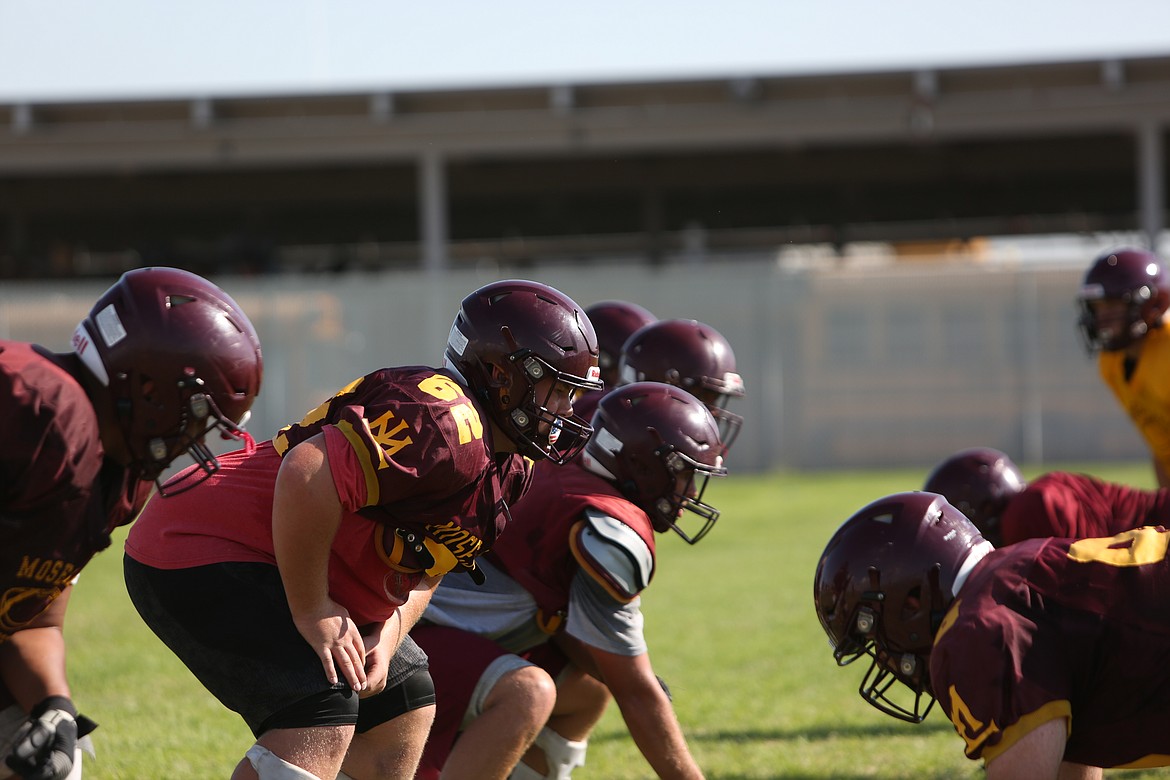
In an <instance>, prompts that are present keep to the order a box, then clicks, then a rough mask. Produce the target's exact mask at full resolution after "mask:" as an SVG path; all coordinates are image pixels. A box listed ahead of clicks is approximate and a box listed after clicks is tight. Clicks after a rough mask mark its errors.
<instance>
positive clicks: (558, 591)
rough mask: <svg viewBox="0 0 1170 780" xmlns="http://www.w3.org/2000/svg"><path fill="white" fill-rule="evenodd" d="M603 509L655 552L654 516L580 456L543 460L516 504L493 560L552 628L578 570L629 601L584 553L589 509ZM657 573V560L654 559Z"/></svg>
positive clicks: (542, 619) (628, 597) (494, 552)
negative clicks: (528, 596) (581, 539)
mask: <svg viewBox="0 0 1170 780" xmlns="http://www.w3.org/2000/svg"><path fill="white" fill-rule="evenodd" d="M591 507H592V508H594V509H598V510H600V511H601V512H604V513H605V514H606V515H608V516H610V517H612V518H614V519H615V520H617V521H619V522H621V523H622V524H623V525H626V526H627V527H629V528H631V529H633V530H634V531H635V532H636V533H637V534H638V536H639V537H640V538H641V539H642V541H643V542H645V544H646V547H647V548H648V549H649V552H650V555H651V557H652V558H653V556H654V541H655V540H654V527H653V525H652V524H651V522H650V518H649V517H648V516H647V515H646V513H645V512H643V511H642V510H641V509H639V508H638V507H637V506H635V505H634V504H632V503H630V501H629V500H628V499H627V498H625V496H623V495H622V494H621V493H619V492H618V490H617V488H615V487H614V486H613V485H612V484H610V483H609V482H607V481H606V480H604V479H602V478H601V477H599V476H597V475H596V474H593V473H590V472H589V471H588V470H586V469H585V467H584V466H583V465H582V463H581V459H580V458H577V459H576V460H574V461H572V462H571V463H568V464H567V465H564V466H555V465H552V464H550V463H548V462H542V463H540V464H538V465H537V467H536V476H535V478H534V479H533V487H532V490H531V491H529V493H528V494H527V495H526V496H524V500H523V501H521V502H520V503H519V504H517V505H516V507H515V509H514V511H513V513H512V515H513V518H514V521H513V523H512V527H511V528H510V529H509V531H508V533H507V535H505V536H504V537H503V538H502V539H501V540H500V543H499V544H498V545H497V546H496V547H495V549H493V550H492V552H491V555H490V556H489V557H490V560H491V561H492V562H493V563H495V564H497V565H498V566H499V567H500V568H501V569H503V570H504V571H505V572H506V573H507V574H508V576H510V577H511V578H512V579H514V580H516V582H518V583H520V585H522V586H523V587H524V589H525V590H527V591H528V592H529V593H531V594H532V596H533V598H534V599H535V600H536V603H537V606H539V607H540V611H541V615H540V620H541V622H542V624H543V625H544V627H545V629H546V630H548V631H550V633H551V632H552V631H554V630H556V629H557V628H559V627H560V624H561V622H562V621H561V620H560V619H559V616H563V615H564V614H565V611H566V609H567V607H568V604H569V587H570V585H571V584H572V582H573V576H574V575H575V574H576V573H577V571H578V570H583V571H585V572H586V573H587V574H589V576H591V577H592V578H593V579H595V580H596V581H597V582H599V583H600V584H601V585H602V586H603V587H604V588H605V589H606V590H607V591H609V593H610V595H611V596H613V597H614V598H615V599H617V600H618V601H622V602H625V601H630V600H631V599H633V598H634V597H635V596H637V595H638V594H637V593H626V592H622V590H621V589H620V588H619V587H617V585H616V583H614V582H613V581H612V578H611V577H610V576H609V575H608V573H607V572H606V571H605V570H604V568H602V567H600V566H597V565H595V564H594V562H593V561H591V560H590V559H589V558H588V556H585V555H583V554H582V553H581V552H580V550H579V548H578V545H577V543H576V540H577V537H578V536H579V535H580V534H581V533H582V531H583V530H584V527H585V520H584V513H585V510H586V509H588V508H591ZM651 576H653V563H651Z"/></svg>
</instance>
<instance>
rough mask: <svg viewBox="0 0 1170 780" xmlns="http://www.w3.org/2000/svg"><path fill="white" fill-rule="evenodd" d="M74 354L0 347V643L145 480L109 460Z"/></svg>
mask: <svg viewBox="0 0 1170 780" xmlns="http://www.w3.org/2000/svg"><path fill="white" fill-rule="evenodd" d="M84 370H85V369H84V367H83V366H82V365H81V363H80V361H78V360H77V358H76V357H75V356H74V355H55V354H53V353H51V352H48V351H47V350H44V349H42V348H40V347H37V346H34V345H31V344H24V343H19V342H12V341H0V397H3V398H4V403H3V407H2V411H0V419H2V420H3V422H2V423H0V430H3V438H4V446H3V447H2V448H0V490H3V498H2V499H0V588H3V596H0V642H2V641H4V640H5V639H7V638H8V637H9V636H10V635H11V634H12V632H13V631H16V630H17V629H19V628H20V627H21V626H23V625H25V624H27V623H28V622H29V621H31V620H32V619H33V618H35V617H36V616H37V615H39V614H40V613H41V612H43V611H44V610H45V609H46V608H47V607H48V606H49V604H50V603H51V602H52V601H53V599H55V598H57V596H59V595H60V594H61V591H62V590H63V589H64V588H65V587H66V586H67V585H69V583H70V582H71V581H72V580H73V578H74V577H75V576H76V575H77V573H78V572H79V571H80V570H81V568H82V567H83V566H85V564H86V563H87V562H89V559H90V558H92V557H93V555H94V554H95V553H97V552H98V551H100V550H103V549H105V548H106V547H108V546H109V544H110V532H111V531H112V530H113V529H114V528H116V527H117V526H120V525H125V524H126V523H128V522H130V521H131V520H132V519H133V518H134V516H135V514H137V512H138V510H140V509H141V508H142V505H143V504H144V503H145V502H146V498H147V497H148V496H149V494H150V490H151V488H152V487H153V483H150V482H146V483H144V482H140V481H138V480H136V479H134V478H132V477H131V476H130V474H129V472H128V471H127V470H126V469H125V468H124V467H122V466H120V465H119V464H117V463H115V462H113V461H111V460H108V459H107V458H106V457H105V452H104V450H103V449H102V444H101V439H100V438H99V435H98V421H97V414H96V412H95V411H94V407H93V404H92V403H91V402H90V400H89V397H88V396H86V394H85V390H84V389H83V388H82V386H81V384H80V383H79V382H78V380H77V376H78V375H80V372H81V371H84Z"/></svg>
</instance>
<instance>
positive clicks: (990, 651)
mask: <svg viewBox="0 0 1170 780" xmlns="http://www.w3.org/2000/svg"><path fill="white" fill-rule="evenodd" d="M1168 544H1170V531H1167V530H1165V529H1162V528H1155V527H1144V528H1139V529H1135V530H1131V531H1127V532H1125V533H1122V534H1119V535H1117V536H1113V537H1109V538H1091V539H1080V540H1076V539H1055V538H1043V539H1029V540H1026V541H1023V542H1020V543H1018V544H1013V545H1009V546H1007V547H1004V548H1002V549H999V550H997V549H995V548H994V547H993V546H992V545H991V543H990V542H988V541H987V540H986V539H984V538H983V537H982V535H980V533H979V529H978V528H976V527H975V525H974V524H973V523H972V522H971V521H970V520H968V519H967V518H966V517H964V516H963V514H962V513H961V512H959V511H958V510H957V509H955V508H954V507H953V506H951V505H950V504H949V503H948V502H947V500H946V499H945V498H943V497H942V496H940V495H938V494H936V493H926V492H921V493H900V494H896V495H892V496H887V497H885V498H882V499H879V500H877V501H875V502H873V503H871V504H869V505H867V506H865V507H863V508H862V509H860V510H859V511H858V512H856V513H855V514H854V515H853V516H852V517H850V518H849V519H848V520H846V521H845V523H844V524H842V525H841V527H840V528H839V529H838V530H837V531H836V533H835V534H834V535H833V537H832V538H831V539H830V540H829V543H828V545H827V546H826V547H825V550H824V553H823V554H822V556H821V558H820V561H819V563H818V564H817V569H816V574H815V578H814V585H813V597H814V601H815V607H816V612H817V617H818V618H819V619H820V622H821V626H822V627H823V628H824V630H825V632H826V633H827V634H828V636H829V640H830V643H831V645H832V647H833V656H834V658H835V659H836V661H837V663H838V664H839V665H842V666H843V665H845V664H849V663H851V662H853V661H855V660H857V659H859V658H862V657H863V656H868V659H869V665H868V669H867V671H866V672H865V675H864V678H863V680H862V683H861V687H860V689H859V692H860V694H861V696H862V698H863V699H865V701H867V702H869V703H870V704H872V705H873V706H874V707H876V708H877V709H879V710H881V711H882V712H884V713H886V714H888V715H891V716H893V717H895V718H899V719H901V720H906V721H909V722H912V723H918V722H921V721H922V720H923V718H925V717H926V715H927V713H928V712H929V711H930V709H931V707H932V706H933V704H934V701H935V699H936V698H937V700H938V701H939V702H940V703H941V705H942V709H943V710H944V711H945V712H946V714H947V716H948V717H949V718H950V719H951V722H952V723H953V724H954V727H955V729H956V731H957V732H958V733H959V735H960V736H961V737H962V738H963V740H964V742H965V743H966V746H965V751H966V754H967V756H968V757H969V758H971V759H976V760H978V759H982V760H983V761H984V762H985V766H986V775H987V778H988V780H1003V779H1004V778H1020V777H1028V778H1035V779H1036V780H1042V779H1043V780H1056V778H1058V777H1059V778H1062V779H1066V778H1080V779H1082V780H1087V779H1089V778H1100V777H1101V770H1100V769H1099V768H1098V767H1150V766H1164V765H1170V733H1167V730H1166V723H1167V722H1168V719H1170V696H1168V695H1167V693H1168V692H1170V669H1168V667H1167V665H1166V658H1167V656H1168V654H1170V601H1167V599H1166V597H1165V594H1166V593H1167V590H1168V589H1170V561H1167V559H1166V551H1167V549H1168Z"/></svg>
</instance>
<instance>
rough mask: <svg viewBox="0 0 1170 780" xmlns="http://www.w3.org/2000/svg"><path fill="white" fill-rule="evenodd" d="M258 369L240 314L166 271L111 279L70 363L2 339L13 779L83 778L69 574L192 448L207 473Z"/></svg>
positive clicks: (210, 288) (4, 627)
mask: <svg viewBox="0 0 1170 780" xmlns="http://www.w3.org/2000/svg"><path fill="white" fill-rule="evenodd" d="M262 371H263V366H262V360H261V355H260V341H259V339H258V338H257V337H256V332H255V331H254V330H253V329H252V324H251V322H249V321H248V317H247V316H246V315H245V314H244V312H243V311H242V310H241V309H240V308H239V307H238V306H237V305H236V303H235V302H234V301H233V300H232V299H231V298H230V297H228V295H227V294H226V293H224V291H223V290H221V289H219V288H218V287H217V286H215V285H214V284H212V283H211V282H209V281H207V280H206V279H203V278H202V277H199V276H196V275H195V274H192V273H188V272H186V271H181V270H178V269H175V268H140V269H137V270H134V271H129V272H127V273H125V274H123V275H122V277H121V278H120V279H119V280H118V281H117V283H115V284H114V285H113V286H112V287H110V288H109V289H108V290H107V291H106V292H105V293H104V294H103V295H102V296H101V297H100V298H99V299H98V301H97V303H96V304H95V305H94V306H93V308H92V309H91V310H90V312H89V314H88V315H87V316H86V317H85V318H84V319H83V320H82V321H81V322H80V323H79V324H78V326H77V328H76V330H75V331H74V334H73V352H71V353H67V354H54V353H51V352H49V351H48V350H46V349H44V348H42V347H39V346H37V345H34V344H26V343H21V342H14V341H0V398H2V399H3V403H2V405H0V416H2V417H3V422H2V423H0V430H2V431H3V432H4V456H3V458H0V484H2V485H3V488H4V490H3V493H4V495H3V499H0V592H2V593H3V597H2V598H0V681H2V685H0V756H2V757H3V758H4V761H5V763H6V764H7V767H8V768H9V769H11V770H13V771H15V772H16V773H17V774H19V775H20V776H21V777H24V778H39V779H41V780H49V779H51V780H62V779H63V778H65V777H69V778H71V780H76V778H79V777H81V761H80V750H79V749H78V748H77V745H78V744H79V738H80V744H82V745H87V744H88V740H87V739H85V735H86V734H87V733H88V731H90V730H92V729H93V727H94V724H93V722H92V721H89V720H88V719H86V718H84V717H80V716H78V714H77V709H76V708H75V707H74V705H73V702H72V700H71V694H70V689H69V684H68V681H67V679H66V674H65V641H64V638H63V636H62V631H61V629H62V626H63V624H64V618H65V610H66V606H67V605H68V603H69V595H70V593H71V592H72V590H73V583H74V582H75V581H76V580H77V575H78V572H79V571H81V569H82V568H83V567H84V566H85V565H86V564H87V563H88V562H89V560H90V559H91V558H92V557H93V556H94V555H95V554H96V553H98V552H100V551H101V550H103V549H105V548H106V547H108V546H109V544H110V534H111V533H112V532H113V531H114V529H115V528H117V527H119V526H123V525H126V524H127V523H129V522H131V521H132V520H133V519H134V517H135V516H136V515H137V514H138V512H139V510H140V509H142V506H143V504H144V503H145V502H146V500H147V497H148V496H149V495H150V492H151V490H152V488H153V487H154V485H155V481H156V480H157V479H158V478H159V475H160V474H161V473H162V472H163V470H164V469H166V468H167V466H168V465H170V463H171V461H172V460H174V459H175V458H177V457H179V456H180V455H183V454H184V453H190V454H191V455H192V457H193V458H194V459H195V461H196V463H197V464H198V466H197V467H195V471H196V472H197V473H198V474H199V475H201V476H204V477H205V476H207V475H208V474H210V473H212V472H213V471H215V469H216V468H218V464H217V462H216V458H215V456H214V455H212V453H211V452H210V450H208V448H207V447H206V446H205V445H204V442H203V437H204V436H205V435H206V434H208V433H210V432H211V431H213V430H216V429H219V430H220V432H221V433H222V434H225V435H227V436H230V437H234V438H244V439H245V440H247V438H246V437H247V434H245V433H243V431H241V430H240V428H239V427H238V425H237V424H238V423H240V422H241V421H242V420H243V419H244V417H245V416H246V415H247V413H248V410H249V408H250V407H251V406H252V402H253V400H254V399H255V398H256V395H257V393H259V392H260V381H261V374H262ZM249 441H250V440H249ZM4 776H5V777H7V776H8V775H7V773H4Z"/></svg>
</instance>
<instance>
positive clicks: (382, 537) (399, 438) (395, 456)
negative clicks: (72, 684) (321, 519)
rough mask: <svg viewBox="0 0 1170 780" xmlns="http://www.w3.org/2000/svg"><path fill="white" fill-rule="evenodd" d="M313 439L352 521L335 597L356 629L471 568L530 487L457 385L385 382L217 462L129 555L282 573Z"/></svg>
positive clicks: (162, 563) (143, 531)
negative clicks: (292, 470) (284, 483)
mask: <svg viewBox="0 0 1170 780" xmlns="http://www.w3.org/2000/svg"><path fill="white" fill-rule="evenodd" d="M318 433H323V434H324V436H325V443H326V447H327V452H328V455H329V467H330V470H331V474H332V477H333V483H334V485H335V486H336V488H337V492H338V495H339V496H340V498H341V503H342V509H343V517H342V521H341V526H340V528H339V529H338V532H337V535H336V537H335V538H334V541H333V547H332V550H331V555H330V563H329V577H330V591H331V593H332V594H333V598H334V599H336V600H337V601H338V603H340V604H342V605H343V606H345V607H346V608H347V609H348V610H349V611H350V612H351V614H352V615H353V617H354V619H355V620H357V621H359V622H370V621H374V620H384V619H386V618H387V617H389V615H390V614H391V613H392V612H393V610H394V608H395V607H396V606H398V605H399V604H401V603H402V602H403V601H405V599H406V597H407V596H408V595H409V592H410V590H411V589H412V588H413V587H414V586H415V585H417V584H418V582H419V581H420V580H421V579H422V577H423V576H424V574H425V573H426V572H427V571H430V573H432V574H435V573H442V572H443V571H446V570H449V569H451V568H453V567H454V568H455V569H456V570H457V571H458V570H459V569H460V568H468V567H471V566H473V565H474V559H475V558H476V557H477V556H479V555H481V554H482V553H484V552H486V551H487V550H488V549H489V548H490V547H491V546H492V545H493V544H494V543H495V540H496V536H497V535H498V534H499V533H500V531H502V530H503V528H504V525H505V524H506V523H507V520H508V511H507V507H508V504H511V503H512V502H514V501H516V500H518V499H519V498H520V496H521V495H522V494H523V492H524V490H525V489H527V486H528V483H529V480H530V479H531V468H530V466H531V464H530V462H529V461H527V460H525V459H524V458H523V457H521V456H519V455H495V454H494V451H493V446H492V441H491V436H492V431H491V427H490V426H489V425H488V424H487V416H486V413H485V412H484V411H483V409H481V408H480V406H479V405H478V404H477V403H476V402H475V401H473V400H472V399H471V398H469V397H468V396H467V395H465V394H464V388H463V386H462V385H460V384H459V383H458V382H457V381H456V380H455V379H454V377H453V376H452V375H451V374H450V373H448V372H446V371H441V370H437V369H433V368H425V367H406V368H387V369H381V370H379V371H375V372H373V373H371V374H367V375H366V376H364V377H362V378H360V379H358V380H356V381H355V382H353V383H351V384H350V385H348V386H347V387H345V388H343V389H342V390H341V391H340V392H339V393H337V394H336V395H335V396H333V397H332V398H330V399H329V400H327V401H326V402H325V403H323V404H322V405H321V406H319V407H317V408H316V409H314V410H313V411H312V412H310V413H309V414H308V415H306V417H305V418H304V419H303V420H302V421H301V422H299V423H297V424H294V425H290V426H288V427H286V428H284V429H283V430H282V431H281V432H280V433H279V434H278V435H277V436H276V437H275V438H274V439H273V440H272V442H270V443H265V444H264V445H262V446H261V447H259V448H258V449H257V450H256V452H255V453H253V454H252V455H246V454H244V453H242V452H238V453H233V454H231V455H228V456H222V457H221V458H220V471H219V472H218V473H217V474H215V475H213V476H212V477H211V478H210V479H208V480H207V481H206V482H204V483H203V484H201V485H199V486H197V487H195V488H194V489H192V490H190V491H188V492H186V493H181V494H179V495H177V496H174V497H172V498H167V499H162V500H155V501H152V502H151V503H150V504H149V505H148V506H147V508H146V510H145V511H144V512H143V514H142V517H141V518H140V519H139V522H137V523H136V524H135V526H134V528H133V529H131V533H130V536H129V538H128V539H127V543H126V552H127V554H129V555H130V556H131V557H133V558H134V559H136V560H138V561H140V562H142V563H145V564H147V565H149V566H155V567H157V568H186V567H190V566H198V565H202V564H206V563H212V562H218V561H262V562H269V563H275V562H276V558H275V554H274V552H273V546H272V529H271V523H272V497H273V488H274V485H275V482H276V473H277V471H278V469H279V467H280V458H281V456H282V455H283V454H284V453H286V452H288V450H289V449H291V448H292V447H294V446H296V445H297V444H299V443H300V442H302V441H304V440H306V439H308V438H310V437H312V436H314V435H316V434H318ZM410 533H413V534H415V535H416V537H417V539H418V540H419V541H423V540H425V548H424V552H423V553H421V554H420V553H417V552H415V550H414V545H413V544H411V543H408V542H407V541H406V540H405V539H404V537H405V536H406V535H407V534H410ZM432 559H433V560H432ZM428 567H430V568H428Z"/></svg>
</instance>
